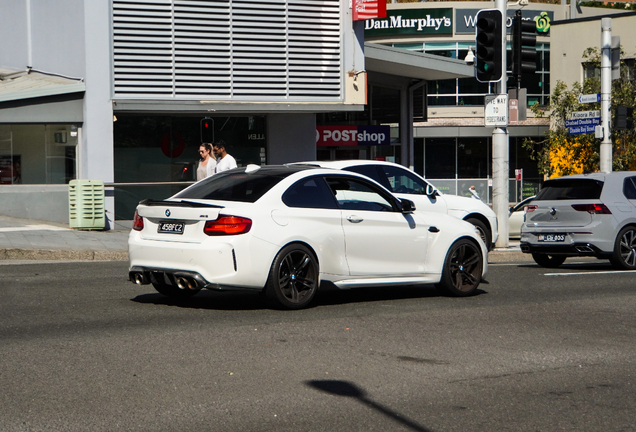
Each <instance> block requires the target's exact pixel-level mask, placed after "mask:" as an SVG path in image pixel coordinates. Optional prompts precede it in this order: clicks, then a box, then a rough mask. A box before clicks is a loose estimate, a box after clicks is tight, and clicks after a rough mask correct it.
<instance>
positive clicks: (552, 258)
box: [532, 253, 566, 268]
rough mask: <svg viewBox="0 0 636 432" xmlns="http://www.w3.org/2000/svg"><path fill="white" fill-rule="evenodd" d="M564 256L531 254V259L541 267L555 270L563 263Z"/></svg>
mask: <svg viewBox="0 0 636 432" xmlns="http://www.w3.org/2000/svg"><path fill="white" fill-rule="evenodd" d="M565 258H566V257H564V256H561V255H548V254H539V253H533V254H532V259H533V260H534V262H536V263H537V264H539V265H540V266H541V267H547V268H557V267H558V266H560V265H561V264H563V263H564V262H565Z"/></svg>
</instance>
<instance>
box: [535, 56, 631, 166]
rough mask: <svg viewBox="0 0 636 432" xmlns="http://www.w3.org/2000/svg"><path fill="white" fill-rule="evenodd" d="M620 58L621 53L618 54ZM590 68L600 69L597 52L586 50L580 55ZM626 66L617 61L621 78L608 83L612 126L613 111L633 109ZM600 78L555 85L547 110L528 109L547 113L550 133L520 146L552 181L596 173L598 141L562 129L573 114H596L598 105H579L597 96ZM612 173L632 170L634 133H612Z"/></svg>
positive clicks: (586, 135)
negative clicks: (582, 98) (588, 96)
mask: <svg viewBox="0 0 636 432" xmlns="http://www.w3.org/2000/svg"><path fill="white" fill-rule="evenodd" d="M621 54H622V53H621ZM583 58H586V59H587V60H588V63H589V65H590V66H591V67H597V68H599V69H600V52H599V49H598V48H588V49H586V50H585V52H584V53H583ZM633 73H634V71H633V70H631V71H630V70H628V67H627V65H626V64H625V62H624V61H622V60H621V78H620V79H617V80H614V81H613V82H612V105H611V108H610V109H611V116H612V124H615V116H616V107H617V106H618V105H625V106H630V107H633V106H635V105H636V83H635V82H634V79H633V77H632V76H630V74H633ZM600 91H601V81H600V76H594V77H592V78H588V79H586V80H585V81H584V82H583V84H581V83H578V82H575V83H574V84H572V87H571V88H570V89H568V86H567V85H566V84H565V83H563V82H562V81H558V82H557V84H556V86H555V88H554V91H553V93H552V96H551V97H550V104H549V105H548V106H547V107H540V106H538V105H534V106H532V108H531V109H532V111H533V112H534V113H535V115H538V116H545V115H546V113H549V118H550V130H549V131H548V132H546V136H545V139H544V140H541V141H534V140H532V139H526V140H525V141H524V143H523V146H524V148H526V149H527V150H528V152H529V153H530V156H531V158H532V159H533V160H535V161H537V165H538V168H539V172H541V173H543V174H545V175H547V176H550V177H553V176H562V175H569V174H576V173H581V172H584V171H598V169H599V161H600V159H599V149H600V142H601V140H599V139H597V138H595V137H594V134H593V133H588V134H581V135H569V134H568V129H567V128H566V127H565V120H566V119H567V117H568V115H569V114H570V113H572V112H575V111H592V110H600V109H601V103H600V102H597V103H593V104H580V103H579V101H578V97H579V95H581V94H594V93H600ZM611 138H612V155H613V160H612V169H613V170H615V171H625V170H636V133H635V131H634V130H624V131H616V130H612V134H611Z"/></svg>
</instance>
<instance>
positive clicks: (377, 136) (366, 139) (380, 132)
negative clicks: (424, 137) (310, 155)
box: [316, 126, 391, 147]
mask: <svg viewBox="0 0 636 432" xmlns="http://www.w3.org/2000/svg"><path fill="white" fill-rule="evenodd" d="M389 144H391V128H390V127H389V126H318V127H316V145H317V146H318V147H324V146H340V147H342V146H368V145H389Z"/></svg>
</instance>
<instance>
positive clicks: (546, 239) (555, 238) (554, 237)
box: [539, 234, 565, 242]
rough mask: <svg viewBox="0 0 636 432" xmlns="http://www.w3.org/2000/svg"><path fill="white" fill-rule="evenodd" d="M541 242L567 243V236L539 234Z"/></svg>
mask: <svg viewBox="0 0 636 432" xmlns="http://www.w3.org/2000/svg"><path fill="white" fill-rule="evenodd" d="M539 241H540V242H562V241H565V234H539Z"/></svg>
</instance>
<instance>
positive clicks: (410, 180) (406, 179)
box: [381, 165, 427, 195]
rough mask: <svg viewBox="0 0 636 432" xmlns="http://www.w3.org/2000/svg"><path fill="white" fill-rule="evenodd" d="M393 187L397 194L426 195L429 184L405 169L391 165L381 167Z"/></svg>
mask: <svg viewBox="0 0 636 432" xmlns="http://www.w3.org/2000/svg"><path fill="white" fill-rule="evenodd" d="M381 169H382V170H383V171H384V174H385V175H386V177H387V179H388V181H389V184H390V185H391V187H390V188H389V190H391V191H392V192H395V193H405V194H413V195H426V186H427V183H426V182H425V181H423V180H422V179H421V178H419V177H418V176H416V175H415V174H413V173H412V172H411V171H409V170H407V169H405V168H398V167H395V166H391V165H381Z"/></svg>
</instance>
